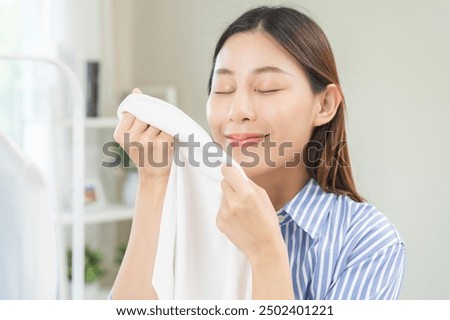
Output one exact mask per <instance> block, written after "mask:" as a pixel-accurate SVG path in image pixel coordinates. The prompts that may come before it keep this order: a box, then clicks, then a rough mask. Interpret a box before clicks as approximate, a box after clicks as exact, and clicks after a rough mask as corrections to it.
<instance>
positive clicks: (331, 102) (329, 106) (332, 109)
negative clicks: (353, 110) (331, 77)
mask: <svg viewBox="0 0 450 320" xmlns="http://www.w3.org/2000/svg"><path fill="white" fill-rule="evenodd" d="M341 102H342V95H341V92H340V91H339V89H338V87H337V86H336V85H335V84H333V83H332V84H329V85H327V87H326V88H325V90H324V91H323V92H321V93H319V94H318V96H317V108H316V115H315V118H314V122H313V124H314V126H315V127H319V126H321V125H324V124H326V123H328V122H330V121H331V120H332V119H333V118H334V115H335V114H336V112H337V111H338V108H339V105H340V104H341Z"/></svg>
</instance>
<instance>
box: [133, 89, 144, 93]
mask: <svg viewBox="0 0 450 320" xmlns="http://www.w3.org/2000/svg"><path fill="white" fill-rule="evenodd" d="M132 93H142V91H141V89H139V88H134V89H133V91H132Z"/></svg>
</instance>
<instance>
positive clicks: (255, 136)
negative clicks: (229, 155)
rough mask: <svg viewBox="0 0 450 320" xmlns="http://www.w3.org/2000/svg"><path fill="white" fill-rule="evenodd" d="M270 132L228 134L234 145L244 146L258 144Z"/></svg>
mask: <svg viewBox="0 0 450 320" xmlns="http://www.w3.org/2000/svg"><path fill="white" fill-rule="evenodd" d="M268 135H269V134H260V133H233V134H227V135H226V137H227V140H228V143H229V145H231V146H232V147H243V146H249V145H255V144H256V145H257V144H258V143H260V142H261V141H262V140H263V139H264V138H265V137H266V136H268Z"/></svg>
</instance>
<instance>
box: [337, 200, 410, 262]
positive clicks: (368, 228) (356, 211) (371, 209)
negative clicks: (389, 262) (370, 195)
mask: <svg viewBox="0 0 450 320" xmlns="http://www.w3.org/2000/svg"><path fill="white" fill-rule="evenodd" d="M329 218H330V222H331V221H334V223H338V224H339V225H340V226H339V229H340V233H341V237H342V245H343V246H344V247H346V248H345V249H346V250H345V251H347V253H348V258H349V260H353V261H354V262H357V261H358V260H359V259H363V258H364V257H367V256H370V255H373V254H378V253H380V252H382V251H387V250H392V248H394V249H395V250H399V251H402V250H404V243H403V240H402V239H401V237H400V234H399V232H398V231H397V229H396V228H395V226H394V225H393V224H392V223H391V222H390V221H389V219H388V218H387V217H386V215H385V214H384V213H382V212H381V211H379V210H378V209H377V208H376V207H375V206H374V205H372V204H370V203H367V202H362V203H361V202H356V201H354V200H352V199H351V198H350V197H348V196H344V195H337V196H336V201H335V203H334V206H333V208H332V209H331V211H330V215H329ZM335 227H338V226H335Z"/></svg>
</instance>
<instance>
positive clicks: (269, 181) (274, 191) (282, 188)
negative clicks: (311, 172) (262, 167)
mask: <svg viewBox="0 0 450 320" xmlns="http://www.w3.org/2000/svg"><path fill="white" fill-rule="evenodd" d="M309 179H310V178H309V176H308V174H307V172H306V169H305V168H304V167H295V168H275V169H273V170H270V172H267V173H265V174H263V175H260V176H257V177H254V178H252V180H253V182H255V183H256V184H257V185H259V186H260V187H261V188H263V189H265V190H266V192H267V194H268V195H269V198H270V201H271V202H272V205H273V207H274V208H275V210H276V211H278V210H280V209H281V208H282V207H283V206H284V205H285V204H286V203H287V202H288V201H290V200H291V199H292V198H293V197H294V196H295V195H296V194H297V193H298V192H299V191H300V190H301V189H302V188H303V187H304V186H305V185H306V183H307V182H308V181H309Z"/></svg>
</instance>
